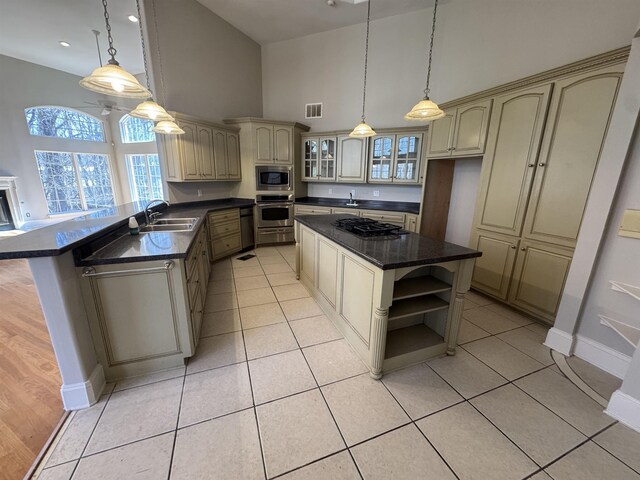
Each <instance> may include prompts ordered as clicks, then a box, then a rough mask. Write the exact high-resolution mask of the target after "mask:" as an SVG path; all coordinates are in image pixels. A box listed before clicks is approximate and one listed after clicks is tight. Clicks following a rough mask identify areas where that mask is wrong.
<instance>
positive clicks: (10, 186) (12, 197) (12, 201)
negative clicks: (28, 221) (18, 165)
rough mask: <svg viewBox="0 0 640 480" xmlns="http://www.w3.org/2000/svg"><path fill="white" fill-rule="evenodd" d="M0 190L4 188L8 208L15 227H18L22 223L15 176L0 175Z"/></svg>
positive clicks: (22, 218)
mask: <svg viewBox="0 0 640 480" xmlns="http://www.w3.org/2000/svg"><path fill="white" fill-rule="evenodd" d="M0 190H6V192H7V198H8V200H9V210H11V216H12V217H13V223H14V224H15V226H16V228H20V227H21V226H22V224H23V223H24V217H23V216H22V209H21V208H20V200H19V199H18V189H17V187H16V177H0Z"/></svg>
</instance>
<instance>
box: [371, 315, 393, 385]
mask: <svg viewBox="0 0 640 480" xmlns="http://www.w3.org/2000/svg"><path fill="white" fill-rule="evenodd" d="M388 320H389V309H388V308H376V310H375V313H374V315H373V324H372V325H371V345H370V351H371V377H373V378H375V379H376V380H380V379H381V378H382V363H383V362H384V350H385V346H386V344H387V327H388Z"/></svg>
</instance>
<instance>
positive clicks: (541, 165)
mask: <svg viewBox="0 0 640 480" xmlns="http://www.w3.org/2000/svg"><path fill="white" fill-rule="evenodd" d="M545 165H546V163H539V164H538V166H539V167H544V166H545Z"/></svg>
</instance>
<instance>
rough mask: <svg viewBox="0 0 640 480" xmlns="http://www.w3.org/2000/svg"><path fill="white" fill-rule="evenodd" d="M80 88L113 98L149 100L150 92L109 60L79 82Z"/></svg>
mask: <svg viewBox="0 0 640 480" xmlns="http://www.w3.org/2000/svg"><path fill="white" fill-rule="evenodd" d="M80 86H82V87H84V88H86V89H87V90H91V91H92V92H96V93H103V94H105V95H111V96H114V97H125V98H149V97H150V96H151V92H150V91H149V90H147V89H146V88H144V87H143V86H142V85H140V82H138V80H136V77H134V76H133V75H131V74H130V73H129V72H127V71H126V70H125V69H124V68H122V67H121V66H120V65H118V64H117V63H111V60H110V61H109V63H108V64H106V65H105V66H104V67H98V68H96V69H95V70H94V71H93V72H92V73H91V75H89V76H88V77H84V78H83V79H82V80H80Z"/></svg>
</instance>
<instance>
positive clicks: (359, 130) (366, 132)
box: [349, 122, 376, 138]
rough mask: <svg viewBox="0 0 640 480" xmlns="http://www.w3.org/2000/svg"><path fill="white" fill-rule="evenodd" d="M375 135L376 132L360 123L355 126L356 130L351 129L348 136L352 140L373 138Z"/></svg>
mask: <svg viewBox="0 0 640 480" xmlns="http://www.w3.org/2000/svg"><path fill="white" fill-rule="evenodd" d="M375 134H376V132H375V131H374V130H373V128H371V127H370V126H369V125H367V124H366V123H364V122H362V123H359V124H358V125H357V126H356V128H354V129H353V131H352V132H351V133H350V134H349V136H350V137H354V138H367V137H373V136H374V135H375Z"/></svg>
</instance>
